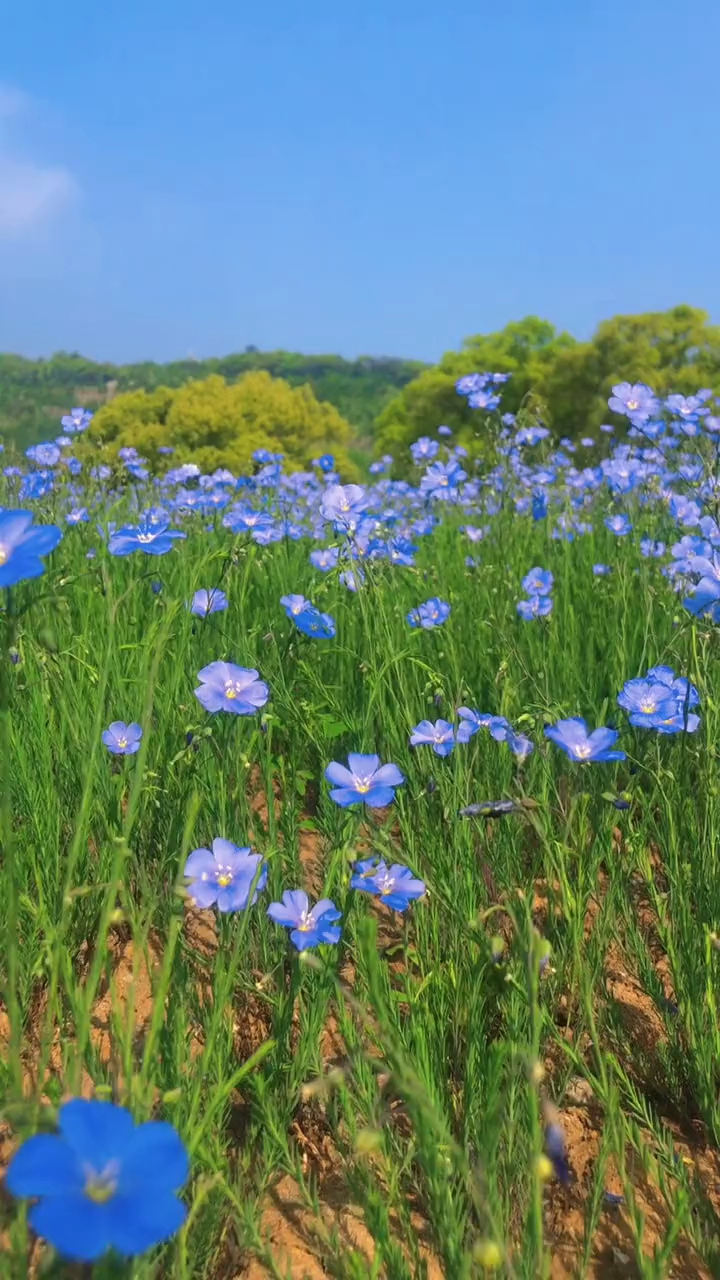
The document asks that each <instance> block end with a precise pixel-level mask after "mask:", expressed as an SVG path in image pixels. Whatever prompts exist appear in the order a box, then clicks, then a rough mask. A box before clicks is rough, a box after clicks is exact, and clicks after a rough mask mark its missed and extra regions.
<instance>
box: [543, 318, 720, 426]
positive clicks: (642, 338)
mask: <svg viewBox="0 0 720 1280" xmlns="http://www.w3.org/2000/svg"><path fill="white" fill-rule="evenodd" d="M625 381H627V382H645V383H647V385H648V386H650V387H652V388H653V390H654V391H657V392H658V393H659V394H660V395H668V394H671V393H673V392H679V393H680V394H681V395H689V394H691V393H692V392H694V391H697V390H698V389H699V388H700V387H712V388H713V390H715V391H718V390H720V326H718V325H711V324H710V323H709V317H708V314H707V312H706V311H700V310H698V309H697V308H696V307H688V306H678V307H672V308H671V309H670V310H669V311H649V312H646V313H645V314H643V315H635V316H614V317H613V318H612V319H611V320H604V321H603V322H602V324H600V325H598V327H597V329H596V331H595V334H594V335H593V338H592V340H591V341H590V342H583V343H577V344H576V345H575V346H574V347H572V348H570V349H568V350H567V351H564V352H562V353H561V354H560V355H559V356H558V359H557V360H556V361H555V363H554V365H553V367H552V368H550V369H548V370H547V372H546V374H545V377H544V378H543V380H542V382H541V384H540V385H539V387H538V392H539V394H540V395H541V397H542V399H543V400H544V401H545V403H546V405H547V411H548V416H549V420H550V423H551V425H552V427H553V429H554V430H555V431H556V433H557V434H558V435H560V436H570V437H571V438H574V437H577V436H581V435H587V434H588V433H590V434H592V432H593V431H594V430H596V429H597V428H598V427H599V425H600V423H602V422H608V421H612V420H613V417H614V415H613V414H612V413H611V411H610V410H609V409H608V404H607V402H608V397H609V396H610V395H611V393H612V388H613V386H615V385H616V383H618V382H625ZM618 421H619V420H618Z"/></svg>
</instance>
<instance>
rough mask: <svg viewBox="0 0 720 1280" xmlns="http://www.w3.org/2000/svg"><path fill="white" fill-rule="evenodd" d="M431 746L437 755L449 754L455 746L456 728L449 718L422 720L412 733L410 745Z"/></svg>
mask: <svg viewBox="0 0 720 1280" xmlns="http://www.w3.org/2000/svg"><path fill="white" fill-rule="evenodd" d="M425 745H428V746H431V747H432V749H433V751H434V752H435V755H436V756H449V755H450V752H451V751H452V749H453V747H454V746H455V730H454V728H453V726H452V725H451V724H450V723H449V721H447V720H436V721H435V723H434V724H432V722H431V721H430V720H421V721H420V723H419V724H416V725H415V728H414V729H413V730H412V732H411V734H410V746H411V747H419V746H425Z"/></svg>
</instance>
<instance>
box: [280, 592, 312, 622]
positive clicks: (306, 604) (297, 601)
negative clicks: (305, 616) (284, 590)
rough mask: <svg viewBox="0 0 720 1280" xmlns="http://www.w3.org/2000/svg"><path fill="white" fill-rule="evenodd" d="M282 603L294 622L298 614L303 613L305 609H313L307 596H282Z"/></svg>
mask: <svg viewBox="0 0 720 1280" xmlns="http://www.w3.org/2000/svg"><path fill="white" fill-rule="evenodd" d="M280 603H281V605H282V607H283V609H284V610H285V612H286V614H287V616H288V618H291V619H292V620H293V621H294V620H295V619H296V618H297V616H298V614H300V613H302V611H303V609H312V605H311V603H310V601H309V600H306V599H305V596H300V595H295V596H281V597H280Z"/></svg>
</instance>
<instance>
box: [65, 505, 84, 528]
mask: <svg viewBox="0 0 720 1280" xmlns="http://www.w3.org/2000/svg"><path fill="white" fill-rule="evenodd" d="M89 519H90V516H89V514H88V509H87V507H73V509H72V511H68V513H67V515H66V517H65V520H66V522H67V524H83V523H84V522H85V521H86V520H89Z"/></svg>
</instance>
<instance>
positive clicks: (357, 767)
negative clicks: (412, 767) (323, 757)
mask: <svg viewBox="0 0 720 1280" xmlns="http://www.w3.org/2000/svg"><path fill="white" fill-rule="evenodd" d="M348 766H349V767H348V768H347V769H346V768H345V765H342V764H338V762H337V760H333V761H332V762H331V763H330V764H329V765H328V767H327V769H326V770H325V777H326V778H327V780H328V782H330V783H332V786H333V788H334V789H333V790H332V791H331V792H330V799H331V800H334V801H335V803H336V804H339V805H340V806H341V807H342V808H343V809H346V808H347V807H348V806H349V805H351V804H369V805H370V807H371V809H381V808H384V807H385V805H388V804H392V802H393V800H394V799H395V788H396V787H401V786H402V785H403V783H404V781H405V778H404V776H403V774H402V773H401V772H400V770H399V769H398V767H397V765H396V764H383V765H381V764H380V757H379V756H363V755H358V754H357V753H356V752H353V751H351V752H350V754H349V755H348Z"/></svg>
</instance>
